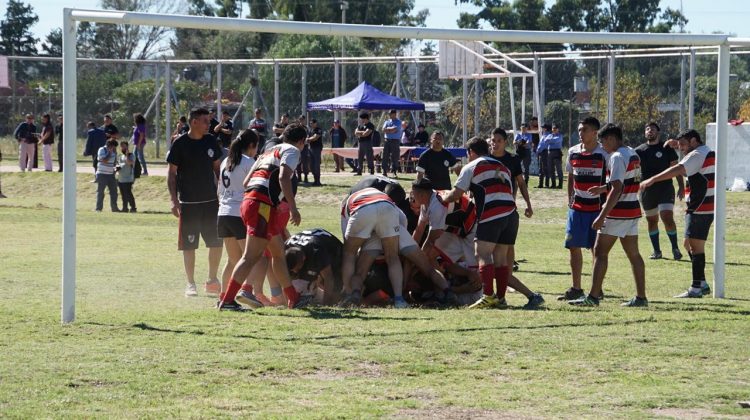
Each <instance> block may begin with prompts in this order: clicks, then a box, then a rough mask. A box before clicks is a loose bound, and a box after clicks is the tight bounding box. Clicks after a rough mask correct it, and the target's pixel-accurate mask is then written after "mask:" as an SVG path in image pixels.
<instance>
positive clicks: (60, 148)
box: [55, 114, 63, 172]
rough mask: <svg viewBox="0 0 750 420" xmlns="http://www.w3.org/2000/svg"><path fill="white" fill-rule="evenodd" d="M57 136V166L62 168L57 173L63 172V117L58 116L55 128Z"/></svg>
mask: <svg viewBox="0 0 750 420" xmlns="http://www.w3.org/2000/svg"><path fill="white" fill-rule="evenodd" d="M55 133H56V134H57V165H58V166H59V167H60V168H59V169H58V170H57V172H62V171H63V116H62V114H60V115H58V116H57V125H56V126H55Z"/></svg>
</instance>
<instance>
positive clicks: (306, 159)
mask: <svg viewBox="0 0 750 420" xmlns="http://www.w3.org/2000/svg"><path fill="white" fill-rule="evenodd" d="M297 123H298V124H299V125H300V126H302V127H303V128H304V129H305V131H306V132H307V136H306V137H305V147H304V148H302V152H301V154H300V156H301V157H300V162H299V165H297V170H296V171H295V173H296V174H297V179H302V175H304V176H305V177H304V182H305V184H309V181H308V179H307V175H308V174H309V173H310V144H309V143H308V142H307V137H309V136H310V130H309V129H308V128H307V117H306V116H304V115H300V116H299V117H298V118H297Z"/></svg>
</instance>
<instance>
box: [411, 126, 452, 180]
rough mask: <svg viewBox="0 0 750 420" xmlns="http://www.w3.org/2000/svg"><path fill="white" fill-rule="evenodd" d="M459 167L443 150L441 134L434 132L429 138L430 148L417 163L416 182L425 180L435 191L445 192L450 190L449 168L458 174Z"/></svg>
mask: <svg viewBox="0 0 750 420" xmlns="http://www.w3.org/2000/svg"><path fill="white" fill-rule="evenodd" d="M460 166H461V165H458V159H456V157H455V156H453V154H452V153H451V152H449V151H448V150H446V149H445V148H443V133H441V132H440V131H435V132H433V133H432V136H430V148H429V149H428V150H425V151H424V152H423V153H422V155H420V156H419V160H418V161H417V180H420V179H422V178H427V179H429V180H430V181H432V185H434V186H435V189H436V190H446V191H447V190H450V189H451V176H450V170H451V168H452V169H453V170H454V172H456V173H458V171H459V170H460Z"/></svg>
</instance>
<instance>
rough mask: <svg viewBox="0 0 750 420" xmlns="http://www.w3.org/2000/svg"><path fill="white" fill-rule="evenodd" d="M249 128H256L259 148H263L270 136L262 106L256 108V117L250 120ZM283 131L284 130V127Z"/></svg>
mask: <svg viewBox="0 0 750 420" xmlns="http://www.w3.org/2000/svg"><path fill="white" fill-rule="evenodd" d="M283 119H284V118H283V117H282V120H283ZM247 128H250V129H252V130H255V133H256V134H258V147H257V150H259V151H260V150H263V145H264V144H266V139H267V138H268V124H267V123H266V120H264V119H263V109H262V108H255V118H253V119H252V120H250V124H249V125H248V126H247ZM274 132H275V130H274ZM281 132H282V133H283V132H284V130H283V128H282V130H281ZM253 157H254V156H253Z"/></svg>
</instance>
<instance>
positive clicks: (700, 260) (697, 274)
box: [692, 254, 706, 289]
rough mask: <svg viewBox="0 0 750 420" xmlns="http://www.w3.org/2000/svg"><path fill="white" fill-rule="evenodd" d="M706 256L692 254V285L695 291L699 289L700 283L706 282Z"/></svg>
mask: <svg viewBox="0 0 750 420" xmlns="http://www.w3.org/2000/svg"><path fill="white" fill-rule="evenodd" d="M705 269H706V254H693V284H692V286H693V287H695V288H696V289H700V288H701V282H703V281H705V280H706V272H705Z"/></svg>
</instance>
